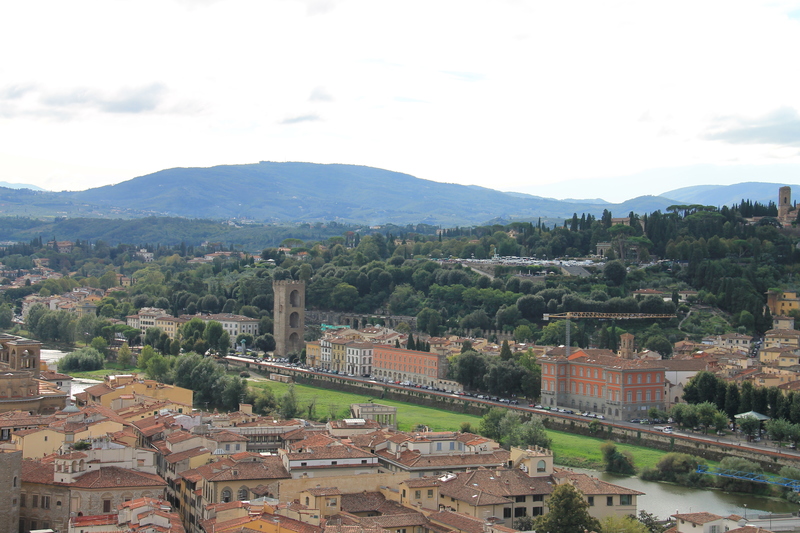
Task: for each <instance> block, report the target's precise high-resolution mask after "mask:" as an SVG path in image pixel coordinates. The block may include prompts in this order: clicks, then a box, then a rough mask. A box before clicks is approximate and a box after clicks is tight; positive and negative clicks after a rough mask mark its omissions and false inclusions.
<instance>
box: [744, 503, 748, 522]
mask: <svg viewBox="0 0 800 533" xmlns="http://www.w3.org/2000/svg"><path fill="white" fill-rule="evenodd" d="M744 519H745V520H747V504H744Z"/></svg>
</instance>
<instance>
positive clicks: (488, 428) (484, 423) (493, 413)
mask: <svg viewBox="0 0 800 533" xmlns="http://www.w3.org/2000/svg"><path fill="white" fill-rule="evenodd" d="M505 414H506V410H505V409H501V408H499V407H492V408H491V409H490V410H489V412H488V413H486V414H485V415H483V418H481V423H480V429H479V431H480V434H481V435H483V436H484V437H487V438H489V439H492V440H496V441H498V442H499V441H500V440H501V438H502V437H503V435H502V433H500V421H501V420H503V417H504V416H505Z"/></svg>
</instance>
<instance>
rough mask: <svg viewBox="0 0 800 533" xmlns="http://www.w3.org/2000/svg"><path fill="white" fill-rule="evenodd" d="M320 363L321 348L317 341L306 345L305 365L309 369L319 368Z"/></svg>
mask: <svg viewBox="0 0 800 533" xmlns="http://www.w3.org/2000/svg"><path fill="white" fill-rule="evenodd" d="M321 361H322V346H320V344H319V341H313V342H307V343H306V364H307V365H308V366H311V367H315V368H316V367H319V366H320V365H321Z"/></svg>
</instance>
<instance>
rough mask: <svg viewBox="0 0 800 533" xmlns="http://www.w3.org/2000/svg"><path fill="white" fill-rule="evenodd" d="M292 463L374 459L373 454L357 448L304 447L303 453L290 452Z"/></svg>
mask: <svg viewBox="0 0 800 533" xmlns="http://www.w3.org/2000/svg"><path fill="white" fill-rule="evenodd" d="M287 455H288V457H289V460H290V461H302V460H303V459H351V458H352V459H358V458H369V457H374V455H373V454H371V453H369V452H366V451H364V450H362V449H360V448H356V447H355V446H346V445H339V446H314V447H307V446H304V447H303V451H299V452H293V453H292V452H289V453H288V454H287Z"/></svg>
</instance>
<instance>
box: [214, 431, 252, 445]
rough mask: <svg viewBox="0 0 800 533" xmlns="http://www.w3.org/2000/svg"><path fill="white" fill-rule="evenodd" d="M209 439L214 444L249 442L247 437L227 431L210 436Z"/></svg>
mask: <svg viewBox="0 0 800 533" xmlns="http://www.w3.org/2000/svg"><path fill="white" fill-rule="evenodd" d="M208 438H209V439H211V440H213V441H214V442H247V437H245V436H244V435H240V434H238V433H234V432H233V431H228V430H227V429H223V430H221V431H216V432H214V433H211V434H209V435H208Z"/></svg>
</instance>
